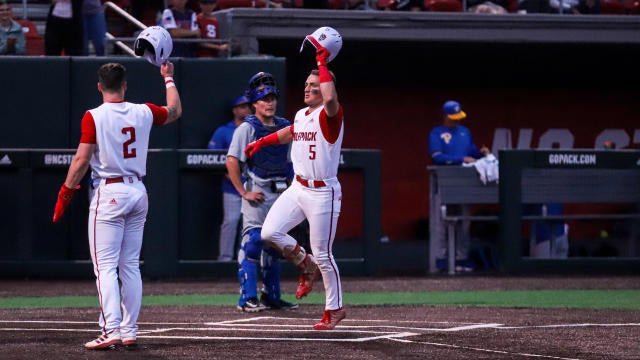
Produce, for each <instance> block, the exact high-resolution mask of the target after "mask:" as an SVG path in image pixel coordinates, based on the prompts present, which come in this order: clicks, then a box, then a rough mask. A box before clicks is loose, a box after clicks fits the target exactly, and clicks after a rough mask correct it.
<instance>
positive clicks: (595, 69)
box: [0, 39, 640, 261]
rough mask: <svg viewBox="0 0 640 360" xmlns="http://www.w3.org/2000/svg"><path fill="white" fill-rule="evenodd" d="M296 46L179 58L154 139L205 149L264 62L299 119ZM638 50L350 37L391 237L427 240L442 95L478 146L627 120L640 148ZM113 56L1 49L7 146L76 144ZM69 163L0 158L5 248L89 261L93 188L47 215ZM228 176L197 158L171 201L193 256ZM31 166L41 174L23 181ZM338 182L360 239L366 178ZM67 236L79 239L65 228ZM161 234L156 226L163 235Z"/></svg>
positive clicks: (356, 135)
mask: <svg viewBox="0 0 640 360" xmlns="http://www.w3.org/2000/svg"><path fill="white" fill-rule="evenodd" d="M299 45H300V44H299V41H288V40H286V39H277V40H262V41H261V42H260V46H261V49H260V51H261V53H264V54H269V55H273V56H276V58H273V57H270V56H265V57H260V58H234V59H231V60H226V59H213V60H203V59H187V60H180V61H176V65H177V67H176V69H177V70H176V83H177V86H178V88H179V89H180V91H181V95H182V99H183V105H184V109H185V110H184V116H183V118H182V119H181V120H180V121H179V122H178V123H177V124H174V125H170V126H167V127H164V128H159V129H155V130H154V131H153V132H152V137H151V147H152V148H172V149H175V148H199V149H201V148H204V146H205V145H206V143H207V141H208V139H209V137H210V136H211V134H212V132H213V130H214V129H215V128H216V127H217V126H219V125H221V124H222V123H224V122H226V121H228V119H229V116H230V115H229V113H228V108H229V104H230V102H231V101H232V99H233V98H234V97H235V96H237V95H239V94H240V93H241V92H242V91H243V90H244V88H245V87H246V82H247V80H248V78H249V77H250V76H251V75H252V74H254V73H255V72H257V71H261V70H262V71H269V72H272V73H274V74H275V75H276V78H277V79H278V81H279V82H280V84H281V86H280V87H281V90H282V91H283V97H282V98H281V101H280V104H279V107H280V109H279V112H280V113H282V114H284V115H286V116H287V117H289V118H292V117H293V114H294V113H295V111H296V110H298V109H299V108H300V107H302V89H303V87H302V85H303V83H304V80H305V78H306V75H307V73H308V71H309V70H310V69H311V68H312V67H313V63H314V60H313V55H312V54H310V53H308V52H305V53H303V54H299V53H298V49H299ZM637 54H638V46H637V45H629V44H626V45H622V44H609V45H603V44H600V45H596V44H582V45H576V44H573V45H571V44H525V43H502V44H492V43H465V42H449V43H439V42H373V41H359V42H349V41H348V40H345V45H344V48H343V50H342V52H341V53H340V55H339V56H338V57H337V58H336V60H334V62H332V63H331V64H330V68H331V69H332V70H334V71H335V73H336V75H337V77H338V89H339V96H340V101H341V103H342V104H343V106H344V108H345V114H346V128H345V130H346V133H345V141H344V147H345V148H366V149H371V148H374V149H381V150H382V163H381V173H382V187H383V190H382V230H383V231H384V233H385V234H387V235H389V237H390V238H391V240H392V243H393V242H394V241H396V242H397V240H408V239H417V238H418V239H425V240H426V239H427V238H426V231H425V229H424V227H423V224H424V223H425V220H426V219H427V217H428V215H429V214H428V177H427V173H426V170H425V168H426V166H427V165H429V164H430V161H429V158H428V155H427V138H428V133H429V131H430V129H431V128H432V127H434V126H436V125H438V124H439V123H440V111H441V110H440V109H441V105H442V103H443V102H444V101H446V100H449V99H456V100H458V101H460V102H461V103H462V106H463V108H464V110H465V111H466V112H467V114H468V115H469V118H468V119H467V120H465V121H464V123H465V125H467V126H469V127H470V128H471V129H472V132H473V134H474V138H475V140H476V143H477V144H478V145H480V144H487V145H489V146H491V144H493V143H494V142H495V141H496V139H495V138H494V134H495V131H496V129H497V128H505V129H509V130H510V131H512V133H513V142H514V144H515V143H516V141H517V137H518V133H519V130H520V129H531V130H532V142H531V144H529V145H530V147H532V148H536V147H538V143H539V139H540V137H541V135H542V134H544V133H545V132H547V131H548V130H550V129H562V128H567V129H570V131H571V132H572V134H573V135H574V142H573V144H572V146H573V147H574V148H593V147H594V146H596V139H597V137H598V134H600V133H602V132H603V131H605V130H607V129H619V130H622V131H624V132H625V133H626V134H628V135H629V138H630V143H629V144H627V145H626V147H629V148H638V147H639V146H640V144H639V142H640V132H638V133H637V134H636V132H637V131H638V129H640V127H639V126H637V125H636V124H637V123H638V121H637V118H638V114H640V102H638V101H637V99H638V98H639V96H638V95H640V94H639V93H640V89H639V88H638V86H637V84H638V80H640V79H639V77H640V75H639V74H638V71H636V69H637V64H638V63H640V59H639V57H638V55H637ZM285 59H286V60H285ZM105 60H106V59H96V58H87V59H71V58H64V57H61V58H12V57H6V58H2V59H0V68H2V69H3V72H2V74H3V86H2V88H1V90H0V91H1V95H2V96H0V105H1V106H2V109H3V111H2V121H0V148H5V149H6V148H39V149H44V148H58V149H69V148H71V149H73V148H75V146H76V145H77V141H78V138H79V124H80V119H81V117H82V114H83V112H84V111H85V110H86V109H88V108H90V107H94V106H96V105H98V104H99V103H100V102H101V99H100V97H99V93H98V92H97V90H96V82H97V79H96V73H95V71H96V69H97V67H98V65H99V64H100V63H102V62H104V61H105ZM115 60H118V61H121V62H123V63H125V65H126V66H127V69H128V73H129V87H128V88H129V91H128V93H127V99H128V100H130V101H134V102H144V101H149V102H153V103H159V104H162V103H163V102H164V89H163V87H162V78H161V77H160V76H159V75H158V69H157V68H155V67H153V66H151V65H149V64H148V63H146V62H144V61H142V60H135V59H128V58H117V59H115ZM186 64H188V66H185V65H186ZM282 84H284V85H282ZM163 161H165V160H163V157H162V156H160V157H156V160H154V161H153V162H152V163H153V165H154V167H156V168H162V166H163ZM169 161H175V159H174V160H169ZM150 164H151V163H150ZM66 169H67V166H60V167H59V168H36V169H24V168H23V169H3V170H2V173H1V174H2V176H1V177H0V185H1V187H2V189H4V190H3V191H2V192H1V196H0V200H2V201H3V203H6V204H15V205H13V206H10V207H3V210H1V212H0V215H1V218H2V221H1V223H0V225H1V227H2V228H3V229H4V235H3V238H4V239H7V240H5V241H2V242H0V244H1V245H0V246H1V247H2V249H3V250H4V251H3V254H4V255H3V257H4V258H5V259H6V258H8V257H13V258H15V257H18V258H25V257H37V258H41V259H51V258H71V259H84V260H85V261H86V259H88V257H87V253H86V228H82V227H83V226H86V224H85V222H86V221H85V218H84V216H85V215H84V214H86V208H87V204H86V202H87V200H86V195H84V196H83V195H81V194H79V195H78V199H74V202H73V203H72V205H71V207H70V209H69V211H70V215H69V216H70V217H71V218H74V219H78V221H75V222H74V224H73V225H71V223H69V222H67V223H64V224H61V225H60V226H59V227H57V228H54V227H52V226H51V224H50V217H51V212H52V208H53V204H54V203H55V196H56V193H57V190H58V187H59V186H60V183H61V182H62V181H63V179H64V174H65V173H66ZM156 171H157V172H156V174H158V173H160V174H162V176H166V177H170V176H177V175H176V174H172V173H171V171H170V170H169V168H163V170H162V171H158V170H156ZM5 175H9V176H5ZM35 175H37V176H35ZM220 176H221V173H212V172H202V171H191V170H189V171H184V172H183V173H182V174H180V177H181V179H180V180H179V181H180V184H181V185H180V187H179V189H178V191H179V192H180V195H181V199H182V200H181V202H180V203H175V204H171V206H172V207H176V208H177V207H180V208H181V209H183V212H182V213H180V214H177V213H172V214H174V215H175V216H179V217H180V223H181V224H182V225H181V226H180V227H179V228H176V229H169V230H167V233H168V234H172V236H180V237H181V238H184V239H185V241H186V240H188V241H189V242H188V243H187V242H185V243H184V244H183V245H181V247H180V248H179V249H173V250H172V251H176V252H178V253H180V256H181V257H183V258H185V259H191V260H199V259H214V258H215V256H216V255H217V254H216V253H215V251H216V243H215V241H216V239H217V235H216V232H217V227H218V225H219V221H220V218H221V214H220V211H221V201H220V197H219V196H220V195H219V191H218V186H219V185H218V182H219V179H220ZM31 178H37V180H36V181H31V180H27V179H31ZM341 181H342V182H343V188H344V189H345V192H344V200H345V201H344V204H345V205H344V209H343V214H342V216H341V220H340V226H339V228H338V236H337V237H338V239H343V240H348V239H358V238H360V237H361V235H362V220H361V212H362V199H363V196H366V194H363V193H362V192H361V184H362V179H361V177H360V176H359V175H358V174H357V173H350V172H349V173H344V174H341ZM149 185H150V194H151V195H152V198H151V202H152V204H153V202H154V201H156V202H157V200H156V199H157V197H158V196H162V192H163V191H175V189H174V190H171V189H163V188H162V187H161V185H162V184H161V183H158V184H155V185H154V184H149ZM154 187H155V189H154ZM152 191H153V193H152ZM154 198H156V199H154ZM30 204H34V205H33V207H30V206H29V205H30ZM164 210H166V209H158V211H164ZM166 211H173V209H168V210H166ZM150 215H151V214H150ZM20 218H29V219H32V220H33V225H34V226H32V227H30V228H28V227H27V226H25V225H20V224H18V223H17V222H16V221H15V219H20ZM153 221H155V220H154V219H153V218H150V222H153ZM78 224H80V225H78ZM195 225H197V226H195ZM69 234H71V235H70V236H71V237H72V241H68V239H67V237H68V236H69ZM158 235H160V236H159V238H161V236H162V235H163V234H158ZM26 237H29V238H30V239H33V242H34V243H33V244H31V245H33V249H35V250H33V253H28V249H29V248H30V246H31V245H25V244H23V243H22V240H23V239H24V238H26ZM145 246H150V245H145ZM424 256H425V257H426V254H425V255H424Z"/></svg>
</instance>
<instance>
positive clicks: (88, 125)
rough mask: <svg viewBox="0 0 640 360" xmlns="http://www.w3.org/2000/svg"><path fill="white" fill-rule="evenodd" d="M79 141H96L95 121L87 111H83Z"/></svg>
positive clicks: (90, 142)
mask: <svg viewBox="0 0 640 360" xmlns="http://www.w3.org/2000/svg"><path fill="white" fill-rule="evenodd" d="M80 142H81V143H85V144H95V143H96V123H95V121H94V120H93V115H91V113H90V112H89V111H87V112H86V113H84V116H83V117H82V122H81V123H80Z"/></svg>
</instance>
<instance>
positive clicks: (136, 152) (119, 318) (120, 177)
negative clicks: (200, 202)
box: [53, 62, 182, 350]
mask: <svg viewBox="0 0 640 360" xmlns="http://www.w3.org/2000/svg"><path fill="white" fill-rule="evenodd" d="M160 74H161V75H162V76H163V77H164V79H165V86H166V88H167V94H166V101H167V105H166V106H157V105H153V104H148V103H147V104H133V103H129V102H126V101H124V95H125V92H126V90H127V82H126V78H125V77H126V70H125V68H124V66H122V65H121V64H117V63H108V64H104V65H102V66H101V67H100V69H99V70H98V90H99V91H100V92H101V93H102V99H103V104H102V105H100V106H98V107H97V108H95V109H91V110H89V111H87V112H86V113H85V115H84V117H83V118H82V125H81V137H80V144H79V145H78V150H77V151H76V154H75V156H74V158H73V161H72V163H71V166H70V167H69V171H68V173H67V178H66V180H65V182H64V183H63V184H62V186H61V187H60V192H59V194H58V201H57V203H56V207H55V212H54V215H53V222H57V221H58V220H60V218H61V216H62V214H63V213H64V210H65V208H66V207H67V205H68V204H69V202H70V201H71V197H72V195H73V192H74V190H75V189H77V188H79V185H78V184H79V183H80V181H81V180H82V178H83V176H84V174H85V173H86V172H87V170H88V168H89V166H91V170H92V171H91V179H92V184H93V185H92V188H93V190H92V192H91V204H90V206H89V250H90V252H91V260H92V261H93V271H94V273H95V275H96V286H97V288H98V300H99V303H100V315H99V320H98V323H99V325H100V327H101V328H102V335H100V336H99V337H98V338H97V339H95V340H93V341H90V342H88V343H86V344H85V348H87V349H90V350H95V349H103V348H106V347H111V346H114V345H117V344H121V343H122V344H123V345H135V344H136V335H137V329H138V326H137V324H136V322H137V319H138V314H139V312H140V306H141V304H142V279H141V276H140V268H139V259H140V248H141V247H142V234H143V230H144V223H145V221H146V217H147V210H148V202H147V190H146V188H145V186H144V184H143V183H142V177H143V176H145V175H146V166H147V150H148V147H149V133H150V131H151V127H152V125H166V124H168V123H171V122H174V121H175V120H177V119H178V118H179V117H180V116H181V114H182V105H181V102H180V96H179V94H178V90H177V89H176V87H175V84H174V82H173V77H172V76H173V64H172V63H170V62H167V63H166V64H164V65H162V66H161V67H160Z"/></svg>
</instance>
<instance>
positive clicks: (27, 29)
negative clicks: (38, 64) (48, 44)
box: [16, 20, 44, 55]
mask: <svg viewBox="0 0 640 360" xmlns="http://www.w3.org/2000/svg"><path fill="white" fill-rule="evenodd" d="M16 22H17V23H18V24H20V26H22V31H24V37H25V40H26V49H25V51H26V55H44V39H43V38H42V36H40V35H39V34H38V28H37V27H36V24H35V23H34V22H32V21H29V20H16Z"/></svg>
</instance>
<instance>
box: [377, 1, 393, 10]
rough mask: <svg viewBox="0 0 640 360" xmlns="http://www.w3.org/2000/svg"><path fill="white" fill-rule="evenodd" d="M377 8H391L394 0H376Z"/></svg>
mask: <svg viewBox="0 0 640 360" xmlns="http://www.w3.org/2000/svg"><path fill="white" fill-rule="evenodd" d="M376 6H377V7H378V10H392V9H393V7H394V6H395V0H378V2H377V5H376Z"/></svg>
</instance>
